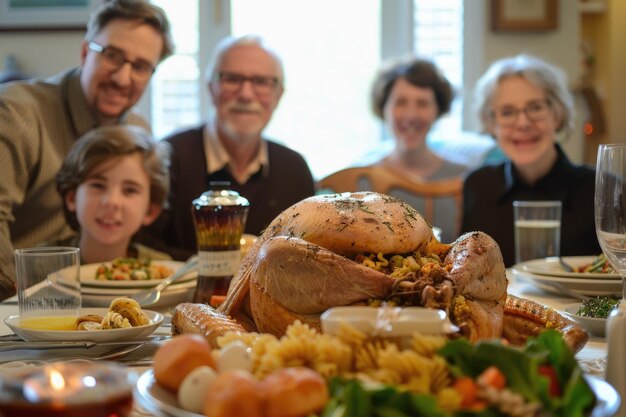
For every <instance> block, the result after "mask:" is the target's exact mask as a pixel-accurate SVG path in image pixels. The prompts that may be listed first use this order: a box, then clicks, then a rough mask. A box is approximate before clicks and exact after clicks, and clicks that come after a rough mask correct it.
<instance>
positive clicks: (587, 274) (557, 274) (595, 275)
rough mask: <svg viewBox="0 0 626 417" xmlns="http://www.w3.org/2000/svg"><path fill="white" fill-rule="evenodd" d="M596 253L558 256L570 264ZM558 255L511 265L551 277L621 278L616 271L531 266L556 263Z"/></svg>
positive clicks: (587, 259) (595, 256)
mask: <svg viewBox="0 0 626 417" xmlns="http://www.w3.org/2000/svg"><path fill="white" fill-rule="evenodd" d="M597 257H598V256H597V255H585V256H561V257H560V258H561V259H562V260H563V261H564V262H566V263H568V264H570V265H576V264H584V263H588V262H590V261H593V260H594V259H596V258H597ZM558 259H559V257H557V256H552V257H547V258H538V259H530V260H528V261H524V262H519V263H517V264H515V265H513V269H517V270H520V271H522V272H525V273H529V274H536V275H546V276H553V277H562V278H575V279H604V280H621V275H620V274H617V273H612V274H603V273H599V272H567V271H547V270H542V269H538V268H536V267H533V265H534V264H539V263H541V262H544V263H547V262H551V263H555V264H558V262H559V261H558Z"/></svg>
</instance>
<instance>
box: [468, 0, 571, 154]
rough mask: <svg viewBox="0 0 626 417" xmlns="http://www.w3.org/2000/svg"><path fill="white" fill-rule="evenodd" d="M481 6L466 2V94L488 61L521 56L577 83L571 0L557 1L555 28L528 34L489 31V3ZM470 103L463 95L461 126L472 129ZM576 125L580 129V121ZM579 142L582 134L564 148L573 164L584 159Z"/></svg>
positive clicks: (469, 0) (474, 0)
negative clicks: (546, 64) (537, 59)
mask: <svg viewBox="0 0 626 417" xmlns="http://www.w3.org/2000/svg"><path fill="white" fill-rule="evenodd" d="M481 3H482V4H481ZM481 3H479V2H477V1H476V0H465V28H464V32H465V57H464V58H465V63H464V69H465V72H464V84H465V87H466V91H470V92H471V91H472V89H473V87H474V85H475V83H476V80H478V78H480V76H481V75H482V73H483V72H484V71H485V70H486V69H487V68H488V67H489V64H490V63H491V62H493V61H495V60H497V59H499V58H503V57H506V56H512V55H516V54H520V53H527V54H533V55H537V56H539V57H541V58H543V59H546V60H548V61H549V62H551V63H553V64H555V65H558V66H559V67H561V68H562V69H563V70H564V71H565V72H566V73H567V75H568V78H569V81H570V84H572V85H573V84H574V83H575V82H576V81H577V80H578V77H579V75H580V65H579V62H580V57H579V44H580V18H579V12H578V9H577V7H576V6H575V4H574V2H573V1H572V0H560V1H559V26H558V28H557V29H555V30H552V31H547V32H530V33H504V32H492V31H491V27H490V26H491V15H490V5H491V0H483V1H482V2H481ZM481 6H482V7H481ZM471 102H472V97H471V95H466V96H465V97H464V109H465V114H464V126H465V127H466V128H467V129H470V130H475V129H476V126H477V122H476V120H475V116H474V109H473V107H472V105H471ZM579 113H580V112H579ZM579 116H581V115H580V114H579ZM579 119H580V117H579ZM579 125H581V126H582V121H580V122H579ZM578 132H581V129H578ZM582 142H583V139H582V133H578V134H575V135H573V136H572V137H571V138H570V139H569V140H568V141H567V142H566V143H565V145H564V147H565V150H566V152H567V153H568V155H569V156H570V158H572V159H573V160H574V161H576V162H581V161H582V159H583V143H582Z"/></svg>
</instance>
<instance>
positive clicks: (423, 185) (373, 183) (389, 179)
mask: <svg viewBox="0 0 626 417" xmlns="http://www.w3.org/2000/svg"><path fill="white" fill-rule="evenodd" d="M364 182H366V183H367V184H368V185H369V187H368V189H367V190H365V189H362V187H361V186H360V184H359V183H364ZM318 186H319V189H320V190H328V189H330V190H332V191H333V192H336V193H344V192H354V191H376V192H378V193H381V194H391V193H392V191H393V190H403V191H406V192H408V193H410V194H413V195H416V196H418V197H420V198H422V199H423V200H424V207H423V209H422V210H420V212H421V214H422V216H423V217H424V218H425V219H426V220H427V221H428V222H429V223H430V224H433V225H435V226H436V225H437V223H436V216H435V201H436V200H437V199H440V198H452V199H453V200H454V203H455V214H454V215H455V219H454V222H455V229H456V232H457V233H458V232H459V231H460V229H461V214H462V211H463V180H462V179H461V178H460V177H457V178H452V179H445V180H435V181H425V180H423V179H421V178H419V177H411V178H408V177H406V176H403V175H401V174H399V173H398V172H396V171H394V170H392V169H389V168H387V167H384V166H380V165H369V166H364V167H353V168H346V169H342V170H340V171H337V172H335V173H333V174H330V175H328V176H327V177H325V178H322V179H321V180H320V181H319V184H318Z"/></svg>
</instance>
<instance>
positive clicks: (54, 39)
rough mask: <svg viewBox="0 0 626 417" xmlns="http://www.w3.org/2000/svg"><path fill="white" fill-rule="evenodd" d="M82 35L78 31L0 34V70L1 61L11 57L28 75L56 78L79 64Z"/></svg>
mask: <svg viewBox="0 0 626 417" xmlns="http://www.w3.org/2000/svg"><path fill="white" fill-rule="evenodd" d="M83 35H84V33H83V32H82V31H68V32H45V33H44V32H42V33H40V32H32V33H27V32H0V66H1V67H2V69H4V58H5V57H6V56H7V55H9V54H13V55H15V57H16V59H17V61H18V63H19V64H20V66H21V67H22V70H23V71H25V72H26V73H28V74H29V75H32V76H36V77H45V76H49V75H53V74H56V73H58V72H60V71H62V70H63V69H65V68H67V67H70V66H73V65H78V64H79V63H80V45H81V41H82V39H83Z"/></svg>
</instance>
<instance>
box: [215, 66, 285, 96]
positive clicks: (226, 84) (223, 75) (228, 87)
mask: <svg viewBox="0 0 626 417" xmlns="http://www.w3.org/2000/svg"><path fill="white" fill-rule="evenodd" d="M219 81H220V86H221V88H222V91H224V92H227V93H237V92H239V91H240V90H241V87H242V86H243V83H245V82H246V81H250V82H251V83H252V88H253V89H254V92H255V93H256V95H257V96H259V97H268V96H272V95H274V93H276V90H277V89H278V78H276V77H265V76H261V75H256V76H252V77H246V76H244V75H241V74H237V73H236V72H220V73H219Z"/></svg>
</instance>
